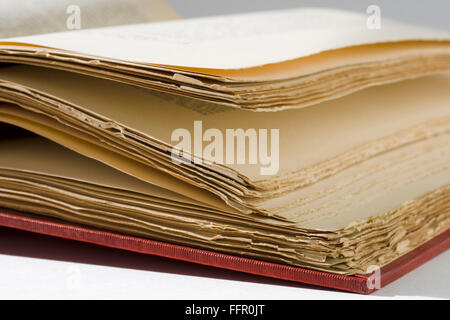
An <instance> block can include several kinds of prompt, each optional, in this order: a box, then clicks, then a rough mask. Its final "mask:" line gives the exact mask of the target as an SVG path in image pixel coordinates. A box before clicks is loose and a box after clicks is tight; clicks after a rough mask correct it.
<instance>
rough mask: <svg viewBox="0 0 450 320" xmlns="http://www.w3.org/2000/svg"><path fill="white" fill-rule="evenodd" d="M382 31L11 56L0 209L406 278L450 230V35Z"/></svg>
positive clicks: (393, 25)
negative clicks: (408, 257)
mask: <svg viewBox="0 0 450 320" xmlns="http://www.w3.org/2000/svg"><path fill="white" fill-rule="evenodd" d="M366 20H367V17H366V16H365V15H360V14H357V13H351V12H343V11H337V10H331V9H298V10H290V11H278V12H267V13H256V14H245V15H235V16H224V17H212V18H202V19H195V20H184V21H170V22H158V23H148V24H137V25H127V26H121V27H107V28H99V29H90V30H81V31H71V32H63V33H53V34H45V35H37V36H28V37H22V38H8V39H4V40H2V41H0V61H1V62H3V65H2V66H1V68H0V100H1V101H2V102H1V103H0V133H1V134H2V139H1V141H0V181H1V183H0V189H1V191H0V206H1V207H4V208H10V209H15V210H20V211H24V212H29V213H35V214H38V215H42V216H50V217H53V218H59V219H62V220H64V221H67V222H73V223H78V224H82V225H87V226H93V227H97V228H102V229H106V230H111V231H117V232H121V233H124V234H129V235H138V236H141V237H146V238H150V239H157V240H162V241H166V242H170V243H176V244H181V245H186V246H190V247H195V248H204V249H209V250H213V251H218V252H226V253H231V254H235V255H239V256H246V257H253V258H258V259H261V260H266V261H274V262H279V263H284V264H289V265H294V266H302V267H306V268H311V269H315V270H322V271H327V272H332V273H338V274H344V275H351V274H365V273H367V272H368V270H369V268H371V267H373V266H378V267H382V266H384V265H386V264H388V263H390V262H392V261H394V260H395V259H397V258H399V257H400V256H402V255H404V254H406V253H408V252H410V251H412V250H414V249H415V248H417V247H419V246H420V245H422V244H424V243H425V242H427V241H429V240H431V239H433V238H435V237H436V236H438V235H439V234H442V233H443V232H445V231H446V230H448V228H450V90H449V89H450V74H448V73H446V72H448V71H450V35H449V33H446V32H442V31H436V30H430V29H424V28H418V27H413V26H409V25H405V24H402V23H399V22H394V21H389V20H387V19H383V20H382V25H381V28H380V29H372V28H369V26H368V25H367V21H366ZM261 111H264V112H261ZM18 128H22V129H25V130H26V131H24V130H19V129H18Z"/></svg>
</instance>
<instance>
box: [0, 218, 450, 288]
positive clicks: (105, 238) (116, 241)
mask: <svg viewBox="0 0 450 320" xmlns="http://www.w3.org/2000/svg"><path fill="white" fill-rule="evenodd" d="M0 226H4V227H10V228H15V229H20V230H24V231H30V232H35V233H41V234H46V235H50V236H54V237H60V238H65V239H71V240H77V241H83V242H88V243H94V244H97V245H102V246H107V247H112V248H118V249H123V250H129V251H134V252H139V253H143V254H151V255H158V256H162V257H167V258H172V259H178V260H183V261H189V262H194V263H199V264H203V265H208V266H213V267H218V268H224V269H230V270H235V271H240V272H246V273H251V274H256V275H262V276H266V277H273V278H277V279H283V280H288V281H295V282H300V283H305V284H310V285H317V286H322V287H328V288H333V289H339V290H344V291H350V292H355V293H361V294H369V293H371V292H373V291H375V290H377V289H379V288H381V287H384V286H386V285H387V284H389V283H391V282H392V281H394V280H396V279H398V278H400V277H401V276H403V275H404V274H406V273H408V272H409V271H411V270H413V269H415V268H417V267H418V266H420V265H421V264H423V263H425V262H426V261H428V260H430V259H431V258H433V257H434V256H436V255H438V254H439V253H441V252H443V251H444V250H446V249H447V248H449V247H450V229H448V230H447V231H445V232H444V233H442V234H440V235H439V236H437V237H435V238H434V239H432V240H430V241H428V242H426V243H425V244H423V245H422V246H420V247H418V248H416V249H415V250H413V251H411V252H409V253H407V254H405V255H403V256H402V257H400V258H398V259H396V260H395V261H393V262H391V263H390V264H388V265H386V266H384V267H382V268H381V270H379V271H378V272H377V271H376V272H374V273H373V274H367V275H354V276H344V275H338V274H333V273H328V272H322V271H316V270H310V269H306V268H300V267H295V266H289V265H283V264H278V263H272V262H267V261H261V260H256V259H250V258H244V257H239V256H233V255H229V254H224V253H219V252H214V251H210V250H202V249H197V248H191V247H187V246H181V245H176V244H171V243H165V242H161V241H155V240H150V239H145V238H140V237H134V236H127V235H123V234H119V233H114V232H109V231H103V230H97V229H94V228H90V227H83V226H76V225H72V224H69V223H65V222H57V221H55V220H52V221H49V220H46V219H44V218H41V217H38V216H33V215H28V214H21V213H19V212H13V211H10V210H6V209H0Z"/></svg>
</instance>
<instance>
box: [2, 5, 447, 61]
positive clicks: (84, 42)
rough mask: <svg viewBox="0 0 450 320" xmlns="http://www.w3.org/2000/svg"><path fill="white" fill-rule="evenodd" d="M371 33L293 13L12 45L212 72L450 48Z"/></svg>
mask: <svg viewBox="0 0 450 320" xmlns="http://www.w3.org/2000/svg"><path fill="white" fill-rule="evenodd" d="M382 21H383V25H382V27H381V28H380V29H377V30H373V29H369V28H368V27H367V16H366V14H363V13H354V12H347V11H340V10H335V9H314V8H312V9H295V10H286V11H272V12H262V13H261V12H260V13H250V14H240V15H230V16H220V17H207V18H198V19H190V20H179V21H166V22H158V23H145V24H136V25H128V26H119V27H106V28H99V29H91V30H79V31H73V32H62V33H55V34H47V35H39V36H31V37H21V38H11V39H8V42H6V41H4V42H3V43H2V42H0V45H1V44H3V45H11V44H14V43H15V44H16V45H18V44H20V43H22V44H29V45H36V46H43V47H47V48H56V49H61V50H65V51H73V52H78V53H82V54H85V55H90V56H98V57H105V58H109V59H117V60H126V61H131V62H139V63H152V64H161V65H171V66H184V67H195V68H211V69H241V68H249V67H254V66H260V65H265V64H271V63H277V62H282V61H287V60H292V59H297V58H300V57H306V56H310V55H313V54H317V53H320V52H323V51H328V50H334V49H338V48H344V47H350V46H358V45H363V44H372V43H380V42H396V41H411V40H447V41H448V40H449V39H450V36H449V33H448V32H444V31H437V30H432V29H427V28H419V27H414V26H410V25H407V24H403V23H399V22H395V21H391V20H388V19H383V20H382Z"/></svg>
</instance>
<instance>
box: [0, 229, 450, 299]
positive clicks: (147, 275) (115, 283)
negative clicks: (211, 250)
mask: <svg viewBox="0 0 450 320" xmlns="http://www.w3.org/2000/svg"><path fill="white" fill-rule="evenodd" d="M449 271H450V250H447V251H445V252H443V253H442V254H440V255H439V256H437V257H435V258H434V259H432V260H431V261H429V262H427V263H426V264H424V265H422V266H421V267H419V268H417V269H415V270H414V271H412V272H410V273H409V274H407V275H405V276H404V277H402V278H400V279H398V280H397V281H395V282H394V283H391V284H390V285H388V286H386V287H385V288H382V289H380V290H379V291H377V292H375V293H373V294H371V295H368V296H366V295H357V294H351V293H345V292H338V291H333V290H328V289H321V288H318V287H311V286H305V285H301V284H296V283H291V282H287V281H281V280H276V279H269V278H264V277H259V276H253V275H247V274H243V273H238V272H233V271H228V270H222V269H217V268H212V267H206V266H200V265H196V264H192V263H186V262H181V261H175V260H171V259H165V258H161V257H155V256H148V255H142V254H136V253H131V252H126V251H122V250H116V249H110V248H103V247H100V246H95V245H90V244H83V243H78V242H75V241H69V240H62V239H58V238H52V237H48V236H42V235H36V234H32V233H29V232H23V231H18V230H13V229H7V228H1V227H0V288H1V290H0V299H380V298H383V299H385V298H394V299H396V298H412V299H416V298H420V299H422V298H446V299H450V272H449Z"/></svg>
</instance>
